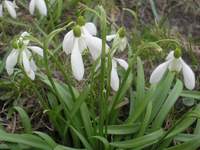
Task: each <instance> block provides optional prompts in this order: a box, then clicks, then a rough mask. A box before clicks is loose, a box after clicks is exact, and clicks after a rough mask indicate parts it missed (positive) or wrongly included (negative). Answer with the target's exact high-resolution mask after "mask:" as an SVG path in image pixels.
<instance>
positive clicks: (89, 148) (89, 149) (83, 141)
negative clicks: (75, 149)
mask: <svg viewBox="0 0 200 150" xmlns="http://www.w3.org/2000/svg"><path fill="white" fill-rule="evenodd" d="M70 128H71V129H72V130H73V132H74V133H75V134H76V135H77V136H78V137H79V139H80V140H81V142H82V143H83V145H84V146H85V148H86V149H87V150H92V147H91V145H90V144H89V143H88V141H87V140H86V139H85V137H84V136H83V135H82V134H81V133H80V132H79V131H77V130H76V129H75V128H74V127H72V126H70Z"/></svg>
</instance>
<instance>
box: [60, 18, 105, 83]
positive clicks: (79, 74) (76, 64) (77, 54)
mask: <svg viewBox="0 0 200 150" xmlns="http://www.w3.org/2000/svg"><path fill="white" fill-rule="evenodd" d="M96 33H97V30H96V26H95V25H94V24H93V23H91V22H89V23H85V21H84V18H83V17H79V18H78V25H76V26H75V27H74V28H73V29H72V30H71V31H69V32H68V33H67V34H66V35H65V37H64V40H63V50H64V51H65V53H66V54H67V55H69V54H71V68H72V73H73V75H74V77H75V78H76V79H77V80H78V81H80V80H82V79H83V76H84V64H83V59H82V56H81V54H82V52H83V51H84V50H85V49H87V48H88V49H89V52H90V54H91V56H92V58H93V60H96V59H97V58H98V57H99V56H100V54H101V49H102V40H101V39H99V38H98V37H95V36H93V35H96ZM107 47H108V46H107Z"/></svg>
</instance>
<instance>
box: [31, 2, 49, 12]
mask: <svg viewBox="0 0 200 150" xmlns="http://www.w3.org/2000/svg"><path fill="white" fill-rule="evenodd" d="M36 8H37V9H38V11H39V12H40V14H41V15H43V16H46V15H47V6H46V3H45V1H44V0H31V1H30V3H29V12H30V13H31V15H33V14H34V12H35V9H36Z"/></svg>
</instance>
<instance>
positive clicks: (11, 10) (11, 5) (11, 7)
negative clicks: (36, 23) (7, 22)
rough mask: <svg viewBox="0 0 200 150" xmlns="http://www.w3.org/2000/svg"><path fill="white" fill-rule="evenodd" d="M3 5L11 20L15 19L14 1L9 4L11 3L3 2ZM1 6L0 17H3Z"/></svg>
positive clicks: (1, 6)
mask: <svg viewBox="0 0 200 150" xmlns="http://www.w3.org/2000/svg"><path fill="white" fill-rule="evenodd" d="M3 5H4V7H5V8H6V9H7V11H8V13H9V14H10V16H11V17H12V18H17V13H16V11H15V7H16V4H15V1H13V2H11V1H8V0H5V1H4V2H3ZM3 5H2V4H0V17H2V16H3Z"/></svg>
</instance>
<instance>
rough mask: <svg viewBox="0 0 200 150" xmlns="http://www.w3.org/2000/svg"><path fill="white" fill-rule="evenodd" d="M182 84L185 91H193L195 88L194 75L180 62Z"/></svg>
mask: <svg viewBox="0 0 200 150" xmlns="http://www.w3.org/2000/svg"><path fill="white" fill-rule="evenodd" d="M182 65H183V68H182V69H183V70H182V71H183V77H184V83H185V86H186V88H187V89H189V90H193V89H194V87H195V75H194V72H193V71H192V69H191V68H190V67H189V66H188V65H187V64H186V63H185V62H184V61H183V60H182Z"/></svg>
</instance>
